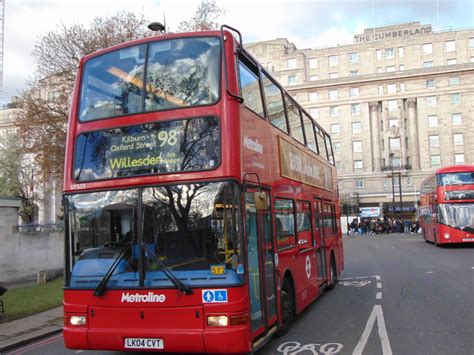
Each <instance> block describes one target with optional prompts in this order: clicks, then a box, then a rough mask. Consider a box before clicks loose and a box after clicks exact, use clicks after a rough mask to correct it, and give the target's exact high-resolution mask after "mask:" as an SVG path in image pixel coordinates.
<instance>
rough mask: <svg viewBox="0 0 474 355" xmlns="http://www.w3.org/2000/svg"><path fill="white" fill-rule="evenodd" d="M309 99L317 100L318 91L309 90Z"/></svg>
mask: <svg viewBox="0 0 474 355" xmlns="http://www.w3.org/2000/svg"><path fill="white" fill-rule="evenodd" d="M308 98H309V101H311V102H314V101H317V100H318V93H317V92H310V93H309V94H308Z"/></svg>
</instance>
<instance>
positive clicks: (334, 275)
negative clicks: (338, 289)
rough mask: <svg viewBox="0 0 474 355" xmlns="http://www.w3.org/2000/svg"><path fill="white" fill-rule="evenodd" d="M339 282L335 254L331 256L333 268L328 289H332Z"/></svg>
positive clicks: (330, 271)
mask: <svg viewBox="0 0 474 355" xmlns="http://www.w3.org/2000/svg"><path fill="white" fill-rule="evenodd" d="M336 283H337V270H336V261H335V260H334V256H332V257H331V268H330V270H329V282H328V287H327V289H328V290H332V289H333V288H334V286H336Z"/></svg>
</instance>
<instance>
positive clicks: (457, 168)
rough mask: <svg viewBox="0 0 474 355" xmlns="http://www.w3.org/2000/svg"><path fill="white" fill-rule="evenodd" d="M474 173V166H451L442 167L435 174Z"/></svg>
mask: <svg viewBox="0 0 474 355" xmlns="http://www.w3.org/2000/svg"><path fill="white" fill-rule="evenodd" d="M468 171H474V165H469V164H464V165H450V166H445V167H442V168H440V169H438V170H436V171H435V172H434V174H445V173H461V172H468Z"/></svg>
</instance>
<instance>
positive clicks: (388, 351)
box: [352, 304, 392, 355]
mask: <svg viewBox="0 0 474 355" xmlns="http://www.w3.org/2000/svg"><path fill="white" fill-rule="evenodd" d="M375 321H377V326H378V334H379V338H380V341H381V343H382V354H383V355H392V348H391V347H390V341H389V339H388V334H387V328H385V320H384V318H383V311H382V306H381V305H379V304H376V305H375V306H374V308H373V309H372V312H371V313H370V316H369V320H368V321H367V325H366V326H365V329H364V332H363V333H362V336H361V337H360V339H359V342H358V343H357V345H356V347H355V349H354V351H353V352H352V355H362V351H363V350H364V348H365V346H366V345H367V340H368V339H369V336H370V333H371V332H372V328H373V327H374V325H375Z"/></svg>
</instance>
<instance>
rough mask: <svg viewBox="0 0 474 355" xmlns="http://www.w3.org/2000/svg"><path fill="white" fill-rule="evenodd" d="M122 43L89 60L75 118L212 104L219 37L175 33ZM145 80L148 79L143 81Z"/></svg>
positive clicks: (216, 83)
mask: <svg viewBox="0 0 474 355" xmlns="http://www.w3.org/2000/svg"><path fill="white" fill-rule="evenodd" d="M146 47H147V45H146V44H142V45H138V46H132V47H127V48H123V49H120V50H117V51H114V52H110V53H107V54H104V55H101V56H98V57H95V58H93V59H91V60H89V61H88V62H87V63H86V64H85V66H84V72H83V77H82V84H81V85H82V88H81V98H80V106H79V119H80V120H81V121H91V120H96V119H101V118H110V117H116V116H123V115H129V114H133V113H139V112H146V111H161V110H168V109H173V108H183V107H191V106H202V105H210V104H214V103H216V102H217V100H218V99H219V82H220V74H219V73H220V41H219V38H178V39H172V40H164V41H157V42H153V43H150V44H149V49H148V61H147V67H146V68H145V62H146V61H145V57H146V54H145V53H146ZM145 79H146V80H145Z"/></svg>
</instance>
